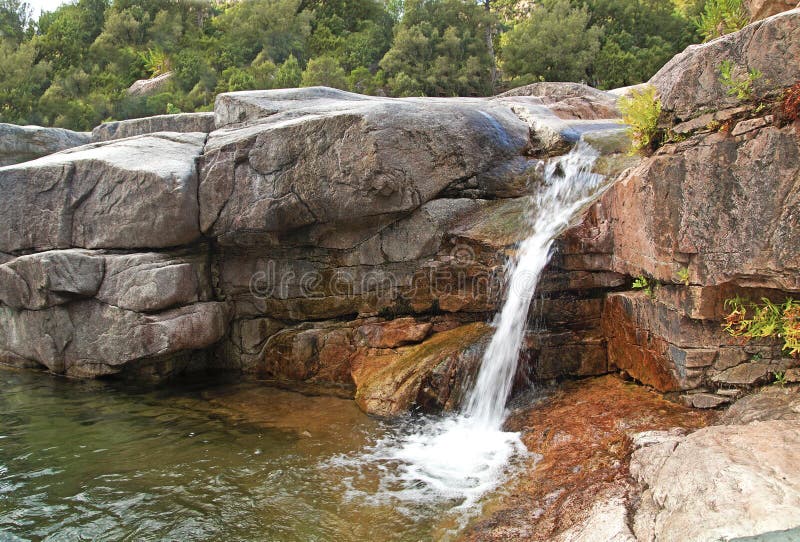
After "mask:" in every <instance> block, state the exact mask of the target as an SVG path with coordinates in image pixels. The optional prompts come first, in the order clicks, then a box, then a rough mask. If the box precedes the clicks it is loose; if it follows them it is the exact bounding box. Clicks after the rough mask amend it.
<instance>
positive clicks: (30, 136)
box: [0, 123, 91, 167]
mask: <svg viewBox="0 0 800 542" xmlns="http://www.w3.org/2000/svg"><path fill="white" fill-rule="evenodd" d="M90 139H91V138H90V134H87V133H83V132H73V131H72V130H65V129H64V128H44V127H42V126H17V125H16V124H6V123H0V167H2V166H8V165H11V164H18V163H20V162H26V161H28V160H35V159H36V158H40V157H42V156H45V155H48V154H53V153H54V152H58V151H63V150H65V149H70V148H72V147H78V146H80V145H85V144H86V143H89V141H90Z"/></svg>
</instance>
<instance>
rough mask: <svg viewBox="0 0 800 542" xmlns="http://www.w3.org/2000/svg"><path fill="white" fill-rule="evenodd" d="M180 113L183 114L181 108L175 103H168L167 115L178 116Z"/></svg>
mask: <svg viewBox="0 0 800 542" xmlns="http://www.w3.org/2000/svg"><path fill="white" fill-rule="evenodd" d="M178 113H183V111H181V108H180V107H177V106H176V105H174V104H173V103H171V102H169V103H167V115H177V114H178Z"/></svg>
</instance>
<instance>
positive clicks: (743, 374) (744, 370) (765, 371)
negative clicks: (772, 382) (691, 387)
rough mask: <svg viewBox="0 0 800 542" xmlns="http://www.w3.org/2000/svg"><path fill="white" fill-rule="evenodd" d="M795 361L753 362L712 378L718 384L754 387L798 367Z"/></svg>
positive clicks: (732, 368) (727, 370)
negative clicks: (777, 374)
mask: <svg viewBox="0 0 800 542" xmlns="http://www.w3.org/2000/svg"><path fill="white" fill-rule="evenodd" d="M796 364H797V362H795V361H793V360H788V359H787V360H786V361H783V362H777V363H770V362H761V361H752V362H749V363H743V364H741V365H737V366H735V367H731V368H730V369H726V370H724V371H722V372H721V373H719V374H716V375H714V376H712V377H711V380H712V381H713V382H714V383H716V384H723V385H730V386H754V385H756V384H763V383H765V382H767V381H768V380H769V379H770V378H771V377H772V376H773V375H774V374H775V373H778V372H783V371H784V370H785V369H787V368H788V367H789V366H793V365H796Z"/></svg>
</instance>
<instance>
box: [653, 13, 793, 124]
mask: <svg viewBox="0 0 800 542" xmlns="http://www.w3.org/2000/svg"><path fill="white" fill-rule="evenodd" d="M798 26H800V10H798V9H795V10H791V11H785V12H783V13H781V14H779V15H776V16H774V17H770V18H769V19H764V20H760V21H757V22H755V23H752V24H750V25H748V26H746V27H745V28H744V29H742V30H740V31H739V32H734V33H732V34H728V35H726V36H723V37H721V38H719V39H715V40H713V41H710V42H708V43H703V44H700V45H690V46H689V47H687V49H686V50H685V51H684V52H683V53H681V54H679V55H677V56H675V57H674V58H673V59H672V60H670V61H669V62H667V64H666V65H665V66H664V67H663V68H661V70H659V71H658V73H656V74H655V75H654V76H653V77H652V78H651V79H650V83H651V84H652V85H654V86H655V87H656V88H657V89H658V92H659V95H660V97H661V101H662V103H663V108H664V111H665V112H668V113H669V114H672V115H674V116H675V117H676V118H677V119H680V120H688V119H690V118H692V117H695V116H697V115H699V114H702V113H705V112H708V111H709V110H718V109H724V108H727V107H734V106H737V105H739V104H738V98H736V96H731V95H729V94H728V92H727V89H726V88H725V87H724V86H723V84H722V83H721V82H720V80H719V79H720V78H719V66H720V63H721V62H722V61H724V60H730V61H731V62H733V64H734V65H735V66H737V70H739V72H740V74H744V75H745V76H746V74H747V72H748V71H749V70H759V71H760V72H761V73H763V77H762V78H761V79H759V80H757V81H755V82H754V84H753V87H754V91H755V93H756V95H761V94H763V93H765V92H769V91H772V90H775V89H783V88H786V87H789V86H791V85H793V84H794V83H796V82H797V80H798V79H800V66H798V64H797V62H795V59H796V58H797V57H798V55H800V40H797V39H796V29H797V27H798Z"/></svg>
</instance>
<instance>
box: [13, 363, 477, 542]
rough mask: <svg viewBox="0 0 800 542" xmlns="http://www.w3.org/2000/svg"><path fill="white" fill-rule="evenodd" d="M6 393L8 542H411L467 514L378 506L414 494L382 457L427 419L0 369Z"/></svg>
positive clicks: (325, 403) (294, 397) (442, 507)
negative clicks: (397, 419) (409, 420)
mask: <svg viewBox="0 0 800 542" xmlns="http://www.w3.org/2000/svg"><path fill="white" fill-rule="evenodd" d="M0 386H2V389H3V393H2V394H1V395H0V411H2V412H3V416H2V417H0V510H2V513H0V539H2V540H6V539H9V540H16V539H20V540H33V539H48V540H78V539H81V538H83V539H114V540H125V539H128V540H164V539H171V540H182V541H183V540H217V539H221V538H224V539H225V540H282V541H294V540H297V541H301V540H302V541H307V540H320V541H322V540H337V541H349V540H353V541H355V540H372V539H380V540H387V541H405V540H409V541H412V540H413V541H416V540H429V539H441V538H446V537H445V536H444V535H443V534H442V533H446V532H447V531H448V529H452V528H453V526H454V525H455V526H457V523H458V521H457V520H455V519H453V518H455V517H461V515H462V514H461V513H460V512H458V513H455V514H450V515H448V514H449V513H450V511H451V510H452V509H453V508H454V507H456V506H458V505H460V504H463V502H464V500H463V499H460V498H447V496H444V497H442V496H439V497H438V498H433V496H431V498H429V499H427V500H417V502H412V501H409V500H407V499H406V500H405V501H404V500H402V499H398V498H396V497H397V495H402V493H395V496H394V497H391V496H389V497H387V494H384V495H382V496H381V495H377V496H376V495H374V494H373V493H371V492H375V491H378V490H382V488H386V489H387V490H389V491H395V492H396V490H401V491H402V488H403V487H406V488H412V489H413V487H414V484H415V483H416V482H415V481H414V480H413V477H414V476H415V475H416V473H413V472H412V471H411V470H408V469H406V467H407V465H406V464H405V461H406V459H407V458H403V457H399V456H398V457H382V454H383V455H386V454H388V451H387V450H388V448H387V447H386V446H385V443H388V442H389V441H390V440H391V439H394V438H397V437H400V438H408V439H410V440H409V442H413V438H412V437H413V435H414V434H416V433H417V432H420V431H424V430H425V429H424V427H425V425H424V424H425V421H424V420H418V421H417V422H416V423H417V425H412V426H409V427H406V426H405V424H403V423H401V424H398V425H393V424H389V423H385V422H381V421H378V420H375V419H372V418H369V417H367V416H365V415H364V414H362V413H361V412H360V411H359V410H358V409H357V407H356V406H355V404H354V403H353V402H352V401H347V400H343V399H337V398H331V397H310V396H306V395H299V394H296V393H291V392H288V391H283V390H277V389H273V388H268V387H264V386H261V385H258V384H253V383H245V384H235V385H223V386H215V387H212V388H208V387H207V386H205V387H201V386H198V387H195V388H193V387H187V388H184V389H175V388H171V389H158V390H141V389H136V388H127V387H121V386H120V385H113V386H112V385H109V384H107V383H105V384H104V383H98V382H93V383H81V382H74V381H65V380H63V379H59V378H54V377H49V376H47V375H43V374H30V373H24V372H18V371H6V370H0ZM411 427H413V429H412V428H411ZM365 450H366V451H365ZM331 458H351V459H352V461H353V463H351V464H350V465H344V464H337V463H336V461H332V460H331ZM355 464H358V468H355V467H354V466H353V465H355ZM359 492H360V493H359ZM359 494H362V495H365V496H366V498H360V497H359ZM406 496H407V497H408V498H416V497H414V492H413V491H411V492H410V493H407V494H406Z"/></svg>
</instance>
